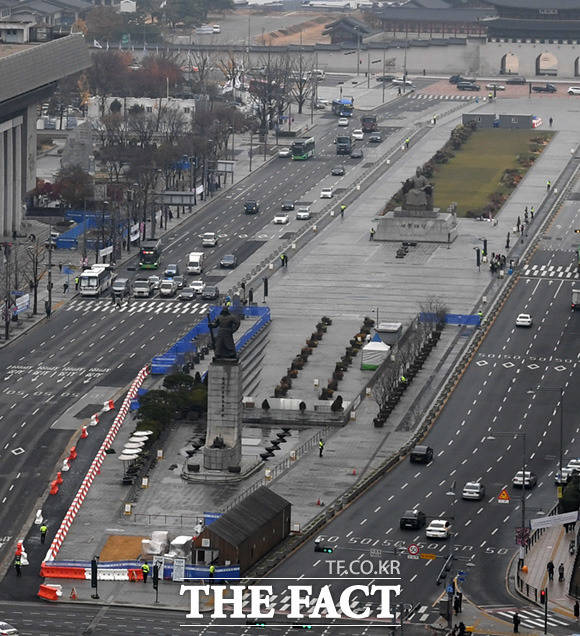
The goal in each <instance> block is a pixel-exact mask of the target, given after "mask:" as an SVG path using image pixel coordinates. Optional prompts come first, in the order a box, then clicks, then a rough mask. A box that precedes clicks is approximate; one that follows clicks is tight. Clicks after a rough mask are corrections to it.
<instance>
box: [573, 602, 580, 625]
mask: <svg viewBox="0 0 580 636" xmlns="http://www.w3.org/2000/svg"><path fill="white" fill-rule="evenodd" d="M578 617H580V603H578V599H576V602H575V603H574V618H575V619H576V622H578Z"/></svg>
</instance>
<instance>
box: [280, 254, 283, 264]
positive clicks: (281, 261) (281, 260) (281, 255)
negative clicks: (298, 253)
mask: <svg viewBox="0 0 580 636" xmlns="http://www.w3.org/2000/svg"><path fill="white" fill-rule="evenodd" d="M280 265H281V266H282V267H284V254H280Z"/></svg>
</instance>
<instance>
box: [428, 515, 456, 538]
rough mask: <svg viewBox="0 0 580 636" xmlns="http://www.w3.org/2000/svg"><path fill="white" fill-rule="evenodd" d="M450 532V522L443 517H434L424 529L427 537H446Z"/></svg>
mask: <svg viewBox="0 0 580 636" xmlns="http://www.w3.org/2000/svg"><path fill="white" fill-rule="evenodd" d="M450 534H451V524H450V523H449V521H446V520H445V519H434V520H433V521H432V522H431V523H430V524H429V525H428V526H427V528H426V529H425V536H426V537H428V538H429V539H448V538H449V535H450Z"/></svg>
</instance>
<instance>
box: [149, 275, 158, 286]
mask: <svg viewBox="0 0 580 636" xmlns="http://www.w3.org/2000/svg"><path fill="white" fill-rule="evenodd" d="M148 280H149V284H150V285H151V289H159V285H160V284H161V279H160V278H159V276H156V275H155V274H153V275H152V276H149V279H148Z"/></svg>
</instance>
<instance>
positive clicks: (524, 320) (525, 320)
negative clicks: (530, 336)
mask: <svg viewBox="0 0 580 636" xmlns="http://www.w3.org/2000/svg"><path fill="white" fill-rule="evenodd" d="M532 322H533V320H532V317H531V316H530V314H520V315H519V316H518V317H517V318H516V327H531V326H532Z"/></svg>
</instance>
